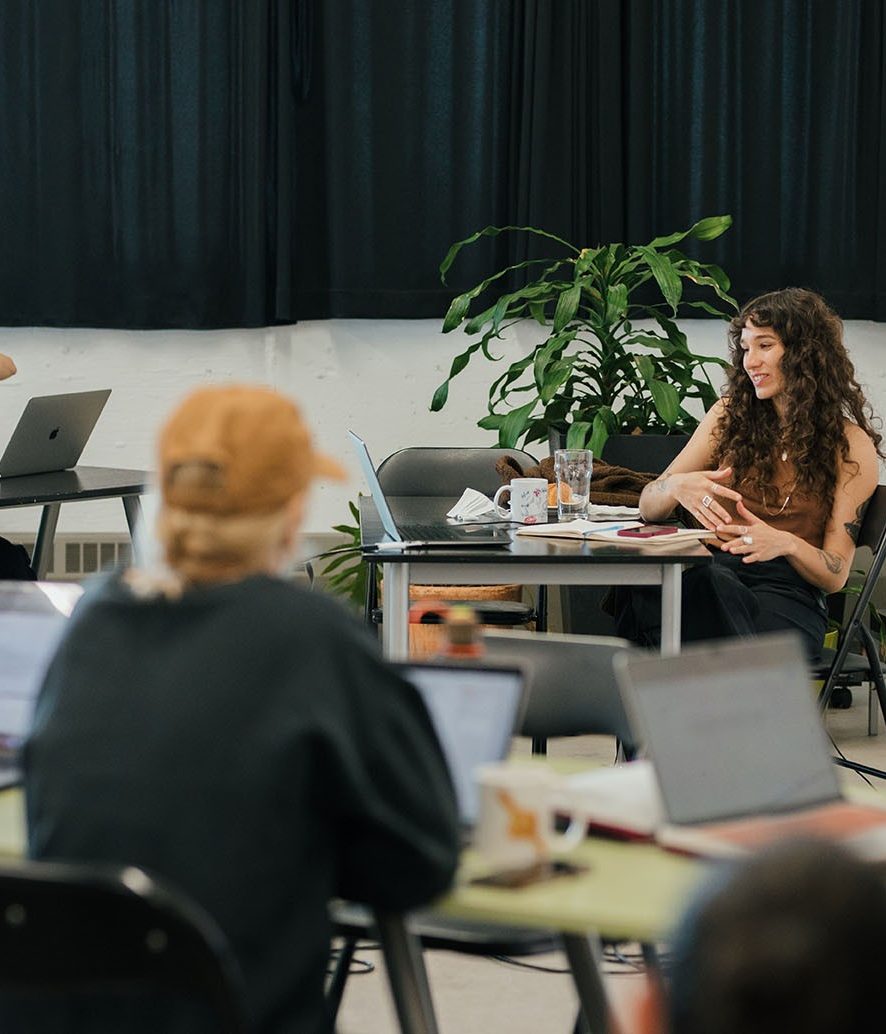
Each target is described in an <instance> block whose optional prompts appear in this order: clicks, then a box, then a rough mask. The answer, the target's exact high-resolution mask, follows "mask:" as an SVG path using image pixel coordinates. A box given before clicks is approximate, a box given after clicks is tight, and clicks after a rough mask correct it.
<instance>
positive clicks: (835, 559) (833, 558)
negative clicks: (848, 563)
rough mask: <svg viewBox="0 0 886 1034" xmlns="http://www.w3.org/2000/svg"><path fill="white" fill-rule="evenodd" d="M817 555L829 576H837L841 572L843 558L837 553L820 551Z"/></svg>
mask: <svg viewBox="0 0 886 1034" xmlns="http://www.w3.org/2000/svg"><path fill="white" fill-rule="evenodd" d="M818 555H819V556H820V557H821V559H822V560H824V563H825V567H826V568H827V569H828V570H829V571H830V572H831V574H839V573H840V572H841V571H842V570H843V558H842V557H841V556H840V555H839V554H838V553H829V552H828V551H827V550H825V549H820V550H819V551H818Z"/></svg>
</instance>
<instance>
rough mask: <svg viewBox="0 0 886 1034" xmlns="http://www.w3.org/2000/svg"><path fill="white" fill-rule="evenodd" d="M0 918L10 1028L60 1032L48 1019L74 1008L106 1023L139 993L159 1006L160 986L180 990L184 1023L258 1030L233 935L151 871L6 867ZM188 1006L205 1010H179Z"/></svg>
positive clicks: (1, 1011) (5, 1015) (3, 1005)
mask: <svg viewBox="0 0 886 1034" xmlns="http://www.w3.org/2000/svg"><path fill="white" fill-rule="evenodd" d="M0 916H2V921H0V1022H2V1024H3V1025H2V1029H3V1030H10V1029H18V1027H15V1026H14V1025H15V1024H18V1025H20V1029H22V1030H34V1031H37V1030H42V1029H53V1028H52V1027H48V1026H47V1024H48V1023H49V1022H51V1019H55V1018H56V1017H57V1016H58V1015H59V1012H58V1010H59V1009H61V1010H64V1009H67V1008H69V1007H70V1008H73V1009H75V1010H76V1014H77V1016H78V1022H80V1021H81V1020H82V1018H83V1017H84V1016H92V1010H93V1009H95V1010H97V1012H96V1016H97V1017H99V1018H100V1020H99V1023H98V1024H97V1029H104V1027H99V1025H100V1023H102V1022H103V1023H108V1022H110V1021H109V1019H108V1017H109V1013H108V1011H107V1010H108V1008H111V1009H112V1010H113V1009H114V1008H115V1007H116V1006H117V1005H119V1004H120V1003H121V1002H125V1000H126V999H127V997H128V996H133V995H134V996H137V999H136V1001H137V1003H138V1005H137V1006H136V1007H137V1008H140V1007H141V1005H142V1004H143V1003H147V1005H149V1006H150V1007H153V1006H154V1005H155V1004H156V996H157V994H158V992H162V993H164V994H165V995H168V996H170V1008H171V1009H172V1008H174V1009H175V1010H176V1011H174V1012H171V1013H170V1019H172V1020H173V1021H174V1022H179V1021H181V1022H182V1023H183V1024H187V1023H189V1022H190V1020H191V1019H194V1020H197V1021H202V1022H204V1023H206V1024H207V1026H206V1028H205V1029H207V1030H213V1031H216V1032H219V1034H244V1032H246V1031H247V1030H248V1029H249V1025H248V1023H247V1021H246V1013H245V1009H244V1004H243V993H242V977H241V975H240V970H239V967H238V965H237V963H236V961H235V959H234V957H233V955H232V953H231V950H230V948H229V947H228V944H227V941H226V940H225V937H224V935H223V934H222V933H221V931H220V930H219V929H218V927H217V926H216V924H215V922H214V921H213V920H212V919H211V918H210V917H209V916H208V915H207V914H206V913H205V912H204V911H203V910H202V909H201V908H199V907H198V906H197V905H196V904H194V903H192V902H191V901H189V900H188V899H186V898H185V897H183V896H182V895H181V894H179V893H178V892H175V891H173V890H171V889H170V888H169V887H166V886H164V885H163V884H161V883H159V882H157V881H156V880H155V879H153V878H152V877H150V876H148V875H147V874H146V873H144V872H143V871H142V870H141V869H136V868H134V867H125V868H118V867H93V866H86V865H70V864H63V863H55V862H23V863H21V864H16V865H10V866H5V867H3V868H0ZM179 1006H181V1007H182V1008H183V1009H186V1010H190V1009H195V1010H197V1011H194V1012H190V1011H188V1012H187V1013H185V1014H179V1013H178V1011H177V1010H178V1007H179ZM198 1007H199V1009H198ZM110 1015H114V1014H113V1012H112V1013H111V1014H110ZM120 1015H123V1014H120ZM13 1017H14V1019H13ZM50 1018H51V1019H50ZM164 1029H167V1030H169V1029H172V1028H169V1027H164ZM175 1029H176V1030H178V1029H179V1028H178V1027H176V1028H175ZM182 1029H185V1027H184V1026H183V1028H182ZM193 1029H197V1028H196V1027H194V1028H193ZM201 1029H202V1028H201Z"/></svg>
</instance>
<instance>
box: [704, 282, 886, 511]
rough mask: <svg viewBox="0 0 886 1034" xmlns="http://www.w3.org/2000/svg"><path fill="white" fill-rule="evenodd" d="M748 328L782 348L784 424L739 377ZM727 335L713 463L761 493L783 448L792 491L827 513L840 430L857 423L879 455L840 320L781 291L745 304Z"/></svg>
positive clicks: (844, 452) (802, 296)
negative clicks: (793, 479) (793, 474)
mask: <svg viewBox="0 0 886 1034" xmlns="http://www.w3.org/2000/svg"><path fill="white" fill-rule="evenodd" d="M748 323H751V324H753V326H755V327H771V328H772V329H773V330H774V331H775V332H776V333H777V334H778V336H779V337H780V338H781V340H782V343H783V345H784V354H783V356H782V360H781V373H782V376H783V378H784V395H785V401H786V406H785V407H784V416H783V419H779V415H778V413H777V411H776V409H775V407H774V406H773V405H768V404H766V403H761V402H760V401H759V400H758V399H757V397H756V394H755V392H754V387H753V384H752V382H751V379H750V378H749V377H748V375H747V373H746V372H745V369H744V366H743V363H742V359H743V353H742V348H741V332H742V330H743V329H744V327H745V326H746V325H747V324H748ZM728 334H729V345H730V349H729V352H730V354H729V358H730V360H731V362H732V366H731V367H729V368H728V369H727V374H726V376H727V385H726V395H727V399H728V405H726V407H725V408H724V413H723V416H722V418H721V420H720V422H719V424H718V427H717V430H716V432H715V434H716V445H715V449H714V459H715V461H716V462H717V463H718V464H720V463H721V462H722V461H724V460H728V462H729V463H730V465H731V466H732V468H733V471H734V477H735V484H736V485H738V484H740V483H741V482H742V481H744V482H745V483H751V484H754V485H755V486H756V487H758V488H760V489H761V490H765V488H766V487H767V486H768V485H771V484H772V483H773V482H774V480H775V461H776V457H777V455H778V454H779V453H780V452H781V451H782V450H783V449H785V448H787V449H788V450H789V452H790V455H791V460H792V462H793V464H794V466H795V468H796V471H797V488H798V489H799V490H800V491H802V492H804V493H806V494H809V495H816V496H818V497H819V498H821V499H822V500H824V502H825V504H826V507H827V509H828V510H830V508H831V507H832V506H833V502H834V491H835V488H836V484H837V470H838V464H837V457H838V456H840V457H842V460H843V462H844V463H848V462H852V461H850V459H849V443H848V441H847V439H846V432H845V430H844V422H845V421H846V420H847V419H849V420H852V421H853V422H854V423H856V424H857V425H858V426H859V427H860V428H861V429H862V430H863V431H864V432H865V433H866V434H867V435H868V437H869V438H870V439H871V441H872V442H873V443H874V447H875V448H876V450H877V452H878V454H879V455H880V456H882V455H883V453H882V452H881V451H880V442H881V440H882V436H881V435H880V434H878V432H877V431H876V430H875V429H874V427H873V426H872V423H871V421H872V420H873V412H872V410H871V407H870V405H869V404H868V402H867V400H866V399H865V397H864V393H863V392H862V390H861V386H860V385H859V383H858V381H857V380H856V379H855V368H854V367H853V365H852V362H851V360H850V359H849V356H848V354H847V352H846V347H845V345H844V344H843V323H842V321H841V320H840V317H839V316H838V315H837V314H836V313H835V312H834V311H833V310H832V309H831V308H830V307H829V306H828V304H827V302H825V300H824V299H823V298H822V297H821V296H820V295H817V294H815V293H814V292H813V291H807V290H805V289H803V288H799V287H788V288H785V289H784V290H782V291H772V292H771V293H769V294H763V295H760V296H759V297H758V298H754V299H753V300H752V301H750V302H748V303H747V304H746V305H745V306H744V308H743V309H742V310H741V312H739V314H738V315H737V316H735V317H734V318H733V319H732V321H731V322H730V324H729V331H728ZM827 457H832V458H833V459H832V461H831V462H828V461H827Z"/></svg>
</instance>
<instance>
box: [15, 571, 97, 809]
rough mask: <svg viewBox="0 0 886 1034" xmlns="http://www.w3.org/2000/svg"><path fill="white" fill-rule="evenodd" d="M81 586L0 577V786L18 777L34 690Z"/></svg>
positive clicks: (18, 779)
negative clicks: (7, 580) (6, 579)
mask: <svg viewBox="0 0 886 1034" xmlns="http://www.w3.org/2000/svg"><path fill="white" fill-rule="evenodd" d="M81 592H82V590H81V588H80V586H78V585H73V584H64V583H53V582H46V583H42V582H0V657H2V659H3V660H2V664H0V789H2V788H5V787H7V786H14V785H15V784H16V783H19V782H21V769H20V766H19V754H20V751H21V746H22V743H23V742H24V739H25V736H26V735H27V733H28V731H29V729H30V727H31V717H32V714H33V710H34V702H35V700H36V696H37V691H38V690H39V688H40V685H41V683H42V681H43V675H44V672H45V671H46V666H47V665H48V664H49V661H50V659H51V657H52V654H53V653H54V651H55V647H56V645H57V643H58V640H59V638H60V636H61V633H62V631H63V629H64V625H65V620H66V618H67V615H68V614H70V612H71V610H72V609H73V606H74V603H75V602H76V600H77V598H78V597H79V596H80V593H81Z"/></svg>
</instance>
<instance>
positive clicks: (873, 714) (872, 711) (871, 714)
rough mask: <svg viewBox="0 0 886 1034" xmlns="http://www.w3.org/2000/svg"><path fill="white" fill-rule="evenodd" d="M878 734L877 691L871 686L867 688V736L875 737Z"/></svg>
mask: <svg viewBox="0 0 886 1034" xmlns="http://www.w3.org/2000/svg"><path fill="white" fill-rule="evenodd" d="M879 732H880V712H879V711H878V710H877V691H876V689H874V686H873V684H871V685H870V686H868V736H877V735H879Z"/></svg>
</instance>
